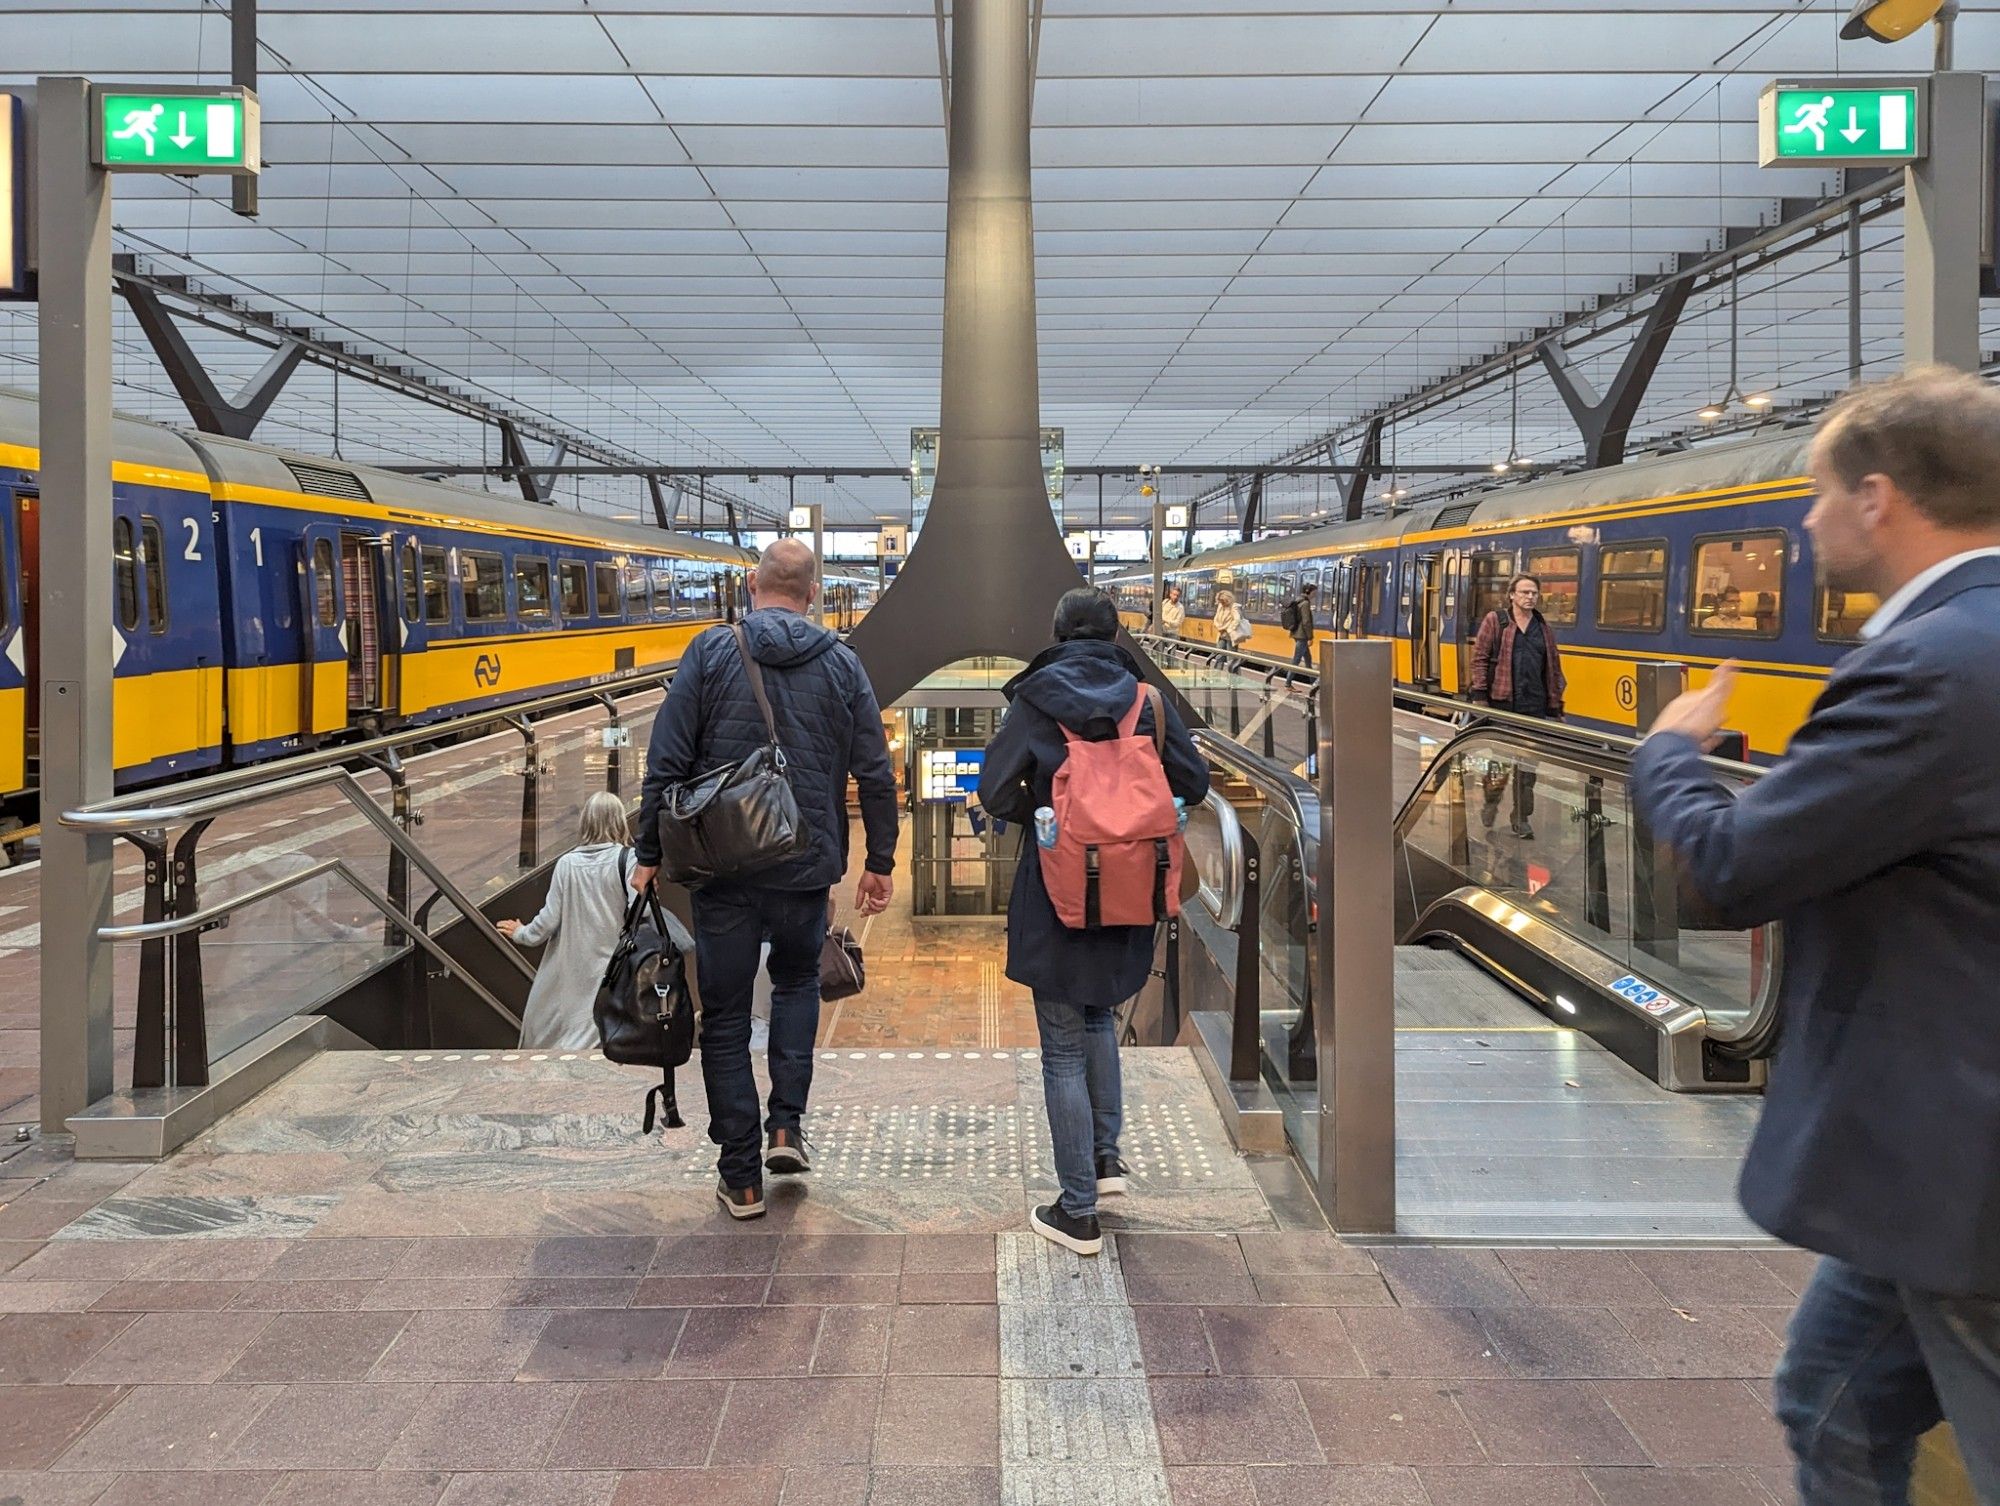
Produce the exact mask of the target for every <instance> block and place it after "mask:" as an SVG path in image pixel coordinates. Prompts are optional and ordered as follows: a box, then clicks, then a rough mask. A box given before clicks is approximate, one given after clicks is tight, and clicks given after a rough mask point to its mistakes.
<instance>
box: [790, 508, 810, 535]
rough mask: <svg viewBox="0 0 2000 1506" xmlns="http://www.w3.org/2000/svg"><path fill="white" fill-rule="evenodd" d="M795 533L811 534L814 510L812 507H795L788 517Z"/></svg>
mask: <svg viewBox="0 0 2000 1506" xmlns="http://www.w3.org/2000/svg"><path fill="white" fill-rule="evenodd" d="M787 521H788V522H790V524H791V526H792V532H793V533H810V532H812V526H813V510H812V509H811V508H810V507H794V508H793V509H792V510H791V512H790V513H789V514H788V515H787Z"/></svg>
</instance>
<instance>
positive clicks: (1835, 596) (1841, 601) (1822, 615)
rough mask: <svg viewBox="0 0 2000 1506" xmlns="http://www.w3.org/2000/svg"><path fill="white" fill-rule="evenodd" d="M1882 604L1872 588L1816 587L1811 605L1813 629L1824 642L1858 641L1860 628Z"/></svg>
mask: <svg viewBox="0 0 2000 1506" xmlns="http://www.w3.org/2000/svg"><path fill="white" fill-rule="evenodd" d="M1881 605H1882V598H1881V597H1879V596H1877V595H1876V594H1875V593H1874V592H1872V591H1833V590H1829V589H1828V588H1827V587H1825V586H1821V587H1820V588H1819V599H1818V601H1817V602H1816V603H1815V605H1814V611H1813V630H1814V631H1815V632H1816V633H1818V634H1819V636H1820V637H1821V638H1822V639H1824V640H1825V641H1826V642H1828V643H1859V642H1860V641H1861V629H1862V627H1863V626H1864V625H1865V624H1866V623H1867V621H1868V619H1869V618H1870V617H1873V616H1874V615H1875V613H1876V611H1877V610H1878V609H1879V608H1880V607H1881Z"/></svg>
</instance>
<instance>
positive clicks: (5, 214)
mask: <svg viewBox="0 0 2000 1506" xmlns="http://www.w3.org/2000/svg"><path fill="white" fill-rule="evenodd" d="M26 135H27V133H26V132H25V131H24V130H23V129H22V110H21V99H20V96H19V95H16V94H0V300H4V299H13V298H24V297H26V296H27V294H28V150H27V140H26Z"/></svg>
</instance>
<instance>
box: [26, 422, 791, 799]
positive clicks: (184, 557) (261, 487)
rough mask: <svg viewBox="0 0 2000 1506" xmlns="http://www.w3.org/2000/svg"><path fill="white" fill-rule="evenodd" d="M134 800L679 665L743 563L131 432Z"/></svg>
mask: <svg viewBox="0 0 2000 1506" xmlns="http://www.w3.org/2000/svg"><path fill="white" fill-rule="evenodd" d="M37 423H38V418H37V409H36V404H35V400H34V399H33V398H32V397H29V396H25V395H22V394H16V393H4V392H0V508H4V514H0V564H4V570H0V582H4V586H5V599H4V602H0V794H6V793H13V792H18V791H20V790H22V789H24V788H27V787H30V786H31V785H32V783H33V754H34V748H35V741H36V739H35V734H36V727H35V722H36V712H37V707H36V706H35V704H34V699H33V696H32V694H31V687H32V686H33V685H34V684H35V682H36V672H35V645H36V642H37V637H38V628H37V624H36V622H35V610H36V604H37V599H38V592H37V584H36V574H37V572H36V566H37V564H38V560H39V544H38V540H39V527H38V524H39V517H40V509H41V508H42V507H43V506H44V505H57V502H56V500H55V499H44V498H42V497H41V495H40V488H39V485H38V483H37V473H38V469H39V457H38V455H37V452H36V448H35V447H36V444H37V442H38V434H37ZM113 445H114V453H115V455H116V457H117V459H116V463H115V465H114V468H113V475H112V505H113V519H112V551H113V583H112V619H113V620H112V624H111V644H110V651H111V653H112V656H113V661H114V678H113V686H114V703H113V719H112V728H113V740H114V747H113V762H114V765H115V768H116V772H117V778H118V781H119V783H120V784H121V785H127V784H134V783H139V782H143V781H145V780H148V779H156V778H161V777H166V776H170V775H177V774H184V773H187V772H190V771H192V770H197V769H204V768H212V767H216V766H218V765H222V764H242V763H253V762H257V761H259V760H262V759H266V758H271V757H275V756H278V755H280V754H283V753H285V752H288V751H292V750H296V749H299V748H303V747H309V746H312V745H314V744H316V743H318V742H320V741H322V740H324V739H327V738H329V737H338V736H340V735H343V734H345V733H348V732H350V731H359V730H363V729H368V728H382V729H388V728H395V727H407V726H420V725H422V724H424V723H426V722H430V721H438V720H443V719H445V718H448V717H451V716H455V715H459V714H462V713H465V712H468V711H475V710H480V709H485V708H488V707H498V706H504V705H507V704H509V703H511V702H514V701H520V700H525V699H531V698H534V697H537V696H542V695H547V694H549V693H551V692H555V691H560V690H563V689H566V688H571V687H577V686H587V685H591V684H596V683H609V682H611V681H614V680H616V679H617V678H618V677H619V676H621V675H625V674H631V673H636V672H639V671H642V670H648V669H654V668H659V667H664V666H666V665H670V664H672V663H673V662H674V661H675V660H676V659H677V658H678V657H679V655H680V652H681V650H682V648H683V647H684V646H685V645H686V643H687V642H688V640H689V639H691V638H692V637H693V636H694V635H695V634H696V633H698V632H700V631H701V630H702V629H704V628H705V627H708V626H710V625H711V624H713V623H715V622H717V621H720V620H722V619H724V618H725V617H727V616H729V615H731V614H732V613H733V611H734V608H735V605H736V603H737V601H738V598H739V594H740V582H741V574H742V571H743V570H744V569H745V568H746V567H747V566H748V565H750V564H751V563H753V561H754V556H752V555H751V554H749V553H748V552H747V551H744V550H741V549H736V548H733V547H731V546H729V545H724V544H715V543H710V542H707V541H705V540H701V539H696V538H691V537H687V536H684V535H678V534H670V533H661V532H660V531H658V530H656V529H650V528H642V527H638V526H636V525H631V524H622V523H617V522H613V521H609V520H605V519H600V518H593V517H589V516H587V515H584V514H579V513H575V512H569V511H564V510H560V509H556V508H552V507H543V506H536V505H533V504H530V503H526V502H514V501H509V500H507V499H505V498H497V497H493V496H490V495H488V494H486V493H483V492H474V491H469V490H466V489H464V488H459V487H451V486H445V485H441V484H436V483H432V482H426V481H421V480H415V479H412V478H409V477H405V476H400V475H396V474H394V473H390V472H385V471H377V470H372V469H370V468H368V467H365V466H353V465H347V464H344V463H341V462H338V461H332V460H328V459H325V458H316V457H309V456H303V455H292V454H287V453H285V452H283V451H279V450H274V449H271V448H269V447H267V446H262V445H256V444H249V443H244V442H240V441H235V440H228V439H221V438H217V437H215V436H211V435H189V434H182V433H179V432H177V431H174V430H170V429H166V428H163V427H161V426H158V425H155V424H150V423H145V422H141V421H138V420H133V419H124V418H121V419H118V420H116V421H115V423H114V426H113Z"/></svg>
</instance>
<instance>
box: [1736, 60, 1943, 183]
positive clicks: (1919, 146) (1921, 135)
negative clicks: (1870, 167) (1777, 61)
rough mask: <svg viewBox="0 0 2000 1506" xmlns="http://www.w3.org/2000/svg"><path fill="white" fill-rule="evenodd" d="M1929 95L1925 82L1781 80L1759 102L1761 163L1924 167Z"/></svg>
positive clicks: (1918, 80) (1902, 80)
mask: <svg viewBox="0 0 2000 1506" xmlns="http://www.w3.org/2000/svg"><path fill="white" fill-rule="evenodd" d="M1929 96H1930V91H1929V85H1928V82H1927V81H1926V80H1923V79H1912V78H1898V79H1853V78H1848V79H1778V80H1776V81H1774V82H1773V83H1770V84H1767V85H1765V87H1764V92H1763V93H1762V94H1761V95H1759V96H1758V99H1757V164H1758V166H1760V167H1802V166H1806V165H1808V164H1810V163H1814V162H1831V163H1834V164H1836V165H1838V166H1842V167H1848V166H1853V165H1855V164H1858V163H1871V162H1882V163H1908V162H1919V161H1921V160H1923V158H1924V157H1925V156H1926V155H1927V154H1928V152H1929V150H1930V140H1929V137H1930V97H1929Z"/></svg>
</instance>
